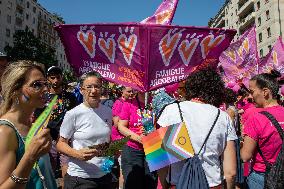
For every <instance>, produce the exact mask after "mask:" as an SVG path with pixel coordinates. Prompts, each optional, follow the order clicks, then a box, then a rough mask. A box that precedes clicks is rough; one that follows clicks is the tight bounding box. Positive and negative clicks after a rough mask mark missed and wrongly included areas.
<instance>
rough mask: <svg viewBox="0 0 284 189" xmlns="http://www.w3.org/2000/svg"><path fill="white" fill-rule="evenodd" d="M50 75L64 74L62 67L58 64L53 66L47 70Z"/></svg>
mask: <svg viewBox="0 0 284 189" xmlns="http://www.w3.org/2000/svg"><path fill="white" fill-rule="evenodd" d="M49 75H62V69H61V68H59V67H58V66H51V67H50V68H48V70H47V76H49Z"/></svg>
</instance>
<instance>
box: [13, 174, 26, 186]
mask: <svg viewBox="0 0 284 189" xmlns="http://www.w3.org/2000/svg"><path fill="white" fill-rule="evenodd" d="M10 178H11V179H12V181H13V182H14V183H16V184H27V183H28V181H29V178H21V177H18V176H16V175H15V174H14V173H11V175H10Z"/></svg>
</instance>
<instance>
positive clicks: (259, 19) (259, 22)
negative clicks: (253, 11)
mask: <svg viewBox="0 0 284 189" xmlns="http://www.w3.org/2000/svg"><path fill="white" fill-rule="evenodd" d="M257 22H258V26H261V17H258V19H257Z"/></svg>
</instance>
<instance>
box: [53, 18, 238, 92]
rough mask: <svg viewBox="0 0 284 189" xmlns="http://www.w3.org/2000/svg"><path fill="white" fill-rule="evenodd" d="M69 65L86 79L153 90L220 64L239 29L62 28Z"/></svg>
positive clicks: (141, 26)
mask: <svg viewBox="0 0 284 189" xmlns="http://www.w3.org/2000/svg"><path fill="white" fill-rule="evenodd" d="M56 30H57V31H58V33H59V36H60V38H61V41H62V42H63V44H64V47H65V52H66V55H67V58H68V62H69V63H70V65H71V66H72V67H73V69H74V71H75V72H76V73H77V74H78V75H81V74H83V73H86V72H88V71H92V70H94V71H97V72H99V73H100V74H101V75H102V77H104V78H105V79H107V80H109V81H111V82H115V83H119V84H121V85H125V86H130V87H133V88H134V89H138V90H140V91H150V90H155V89H157V88H160V87H163V86H166V85H169V84H173V83H177V82H179V81H182V80H184V79H185V78H186V77H187V76H188V75H189V74H190V73H191V72H192V71H194V70H196V69H198V68H200V67H203V66H206V65H208V64H210V65H213V66H216V65H217V64H218V60H219V56H220V54H221V53H222V52H223V51H224V50H225V49H226V48H227V47H228V46H229V44H230V43H231V40H232V39H233V37H234V35H235V33H236V31H235V30H227V29H217V28H198V27H185V26H170V25H152V24H150V25H149V24H137V23H120V24H119V23H117V24H80V25H60V26H57V27H56Z"/></svg>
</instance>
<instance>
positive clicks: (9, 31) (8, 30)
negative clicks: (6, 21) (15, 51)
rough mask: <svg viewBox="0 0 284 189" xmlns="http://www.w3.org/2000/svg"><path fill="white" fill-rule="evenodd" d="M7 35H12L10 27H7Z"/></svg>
mask: <svg viewBox="0 0 284 189" xmlns="http://www.w3.org/2000/svg"><path fill="white" fill-rule="evenodd" d="M6 36H7V37H10V36H11V30H10V29H8V28H7V29H6Z"/></svg>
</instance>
